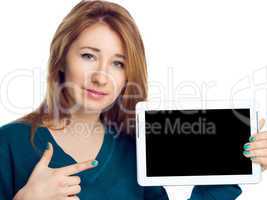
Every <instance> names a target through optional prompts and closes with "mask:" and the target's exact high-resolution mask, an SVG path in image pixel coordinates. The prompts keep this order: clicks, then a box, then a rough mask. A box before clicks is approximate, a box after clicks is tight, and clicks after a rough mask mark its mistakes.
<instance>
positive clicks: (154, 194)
mask: <svg viewBox="0 0 267 200" xmlns="http://www.w3.org/2000/svg"><path fill="white" fill-rule="evenodd" d="M144 200H169V198H168V194H167V192H166V190H165V188H164V187H160V186H145V187H144Z"/></svg>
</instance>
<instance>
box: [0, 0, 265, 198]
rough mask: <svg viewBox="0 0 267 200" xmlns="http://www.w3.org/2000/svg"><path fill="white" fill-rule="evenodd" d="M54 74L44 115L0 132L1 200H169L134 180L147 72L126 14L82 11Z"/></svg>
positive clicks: (58, 42)
mask: <svg viewBox="0 0 267 200" xmlns="http://www.w3.org/2000/svg"><path fill="white" fill-rule="evenodd" d="M48 67H49V68H48V79H47V93H46V96H45V99H44V101H43V102H42V103H41V105H40V106H39V107H38V109H36V111H34V112H32V113H29V114H28V115H26V116H24V117H22V118H20V119H17V120H15V121H13V122H12V123H8V124H6V125H4V126H2V127H1V129H0V145H1V151H0V156H1V165H0V197H1V199H5V200H9V199H14V200H33V199H34V200H51V199H53V200H77V199H84V200H89V199H97V200H101V199H103V200H104V199H105V200H106V199H112V200H113V199H116V200H125V199H128V200H139V199H148V200H149V199H151V200H157V199H158V200H164V199H168V196H167V193H166V191H165V189H164V188H163V187H155V186H153V187H141V186H140V185H138V183H137V180H136V168H135V167H136V160H135V158H136V156H135V141H134V138H135V136H134V134H135V133H134V130H135V127H134V125H135V121H134V119H135V112H134V109H135V104H136V103H137V102H138V101H142V100H146V98H147V68H146V61H145V52H144V46H143V42H142V39H141V37H140V34H139V32H138V29H137V27H136V25H135V23H134V20H133V19H132V17H131V16H130V14H129V13H128V12H127V10H125V9H124V8H123V7H121V6H119V5H117V4H115V3H110V2H105V1H82V2H80V3H78V4H77V5H76V6H75V7H74V8H73V9H72V10H71V12H70V13H69V14H68V15H67V16H66V17H65V18H64V20H63V21H62V23H61V24H60V26H59V27H58V29H57V31H56V33H55V35H54V38H53V40H52V44H51V49H50V58H49V63H48ZM128 96H129V97H130V98H129V97H128ZM255 141H257V140H255ZM254 144H255V145H254V148H256V147H257V146H256V143H255V142H254ZM261 145H262V146H266V145H265V144H264V145H263V144H261ZM252 146H253V145H251V147H252ZM252 152H253V151H252ZM264 153H265V154H266V152H264ZM251 154H252V153H251ZM259 161H260V160H259ZM264 162H266V160H264ZM240 193H241V190H240V188H239V186H237V185H228V186H223V185H220V186H196V187H194V189H193V192H192V194H191V197H190V199H191V200H204V199H205V200H209V199H210V200H211V199H227V200H230V199H235V198H236V197H237V196H238V195H239V194H240Z"/></svg>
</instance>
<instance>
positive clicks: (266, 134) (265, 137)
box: [249, 131, 267, 142]
mask: <svg viewBox="0 0 267 200" xmlns="http://www.w3.org/2000/svg"><path fill="white" fill-rule="evenodd" d="M259 140H267V131H264V132H259V133H256V134H253V135H252V136H251V137H250V138H249V141H250V142H254V141H259Z"/></svg>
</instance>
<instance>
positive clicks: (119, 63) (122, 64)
mask: <svg viewBox="0 0 267 200" xmlns="http://www.w3.org/2000/svg"><path fill="white" fill-rule="evenodd" d="M113 65H115V66H118V67H121V68H124V63H123V62H120V61H114V62H113Z"/></svg>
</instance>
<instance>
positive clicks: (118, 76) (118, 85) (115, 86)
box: [111, 71, 126, 98]
mask: <svg viewBox="0 0 267 200" xmlns="http://www.w3.org/2000/svg"><path fill="white" fill-rule="evenodd" d="M112 77H113V78H112V80H111V84H112V90H113V91H112V92H113V95H114V96H115V98H116V97H117V96H119V94H120V93H121V91H122V89H123V87H124V85H125V83H126V76H125V73H124V72H123V71H121V72H116V73H114V74H112Z"/></svg>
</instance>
